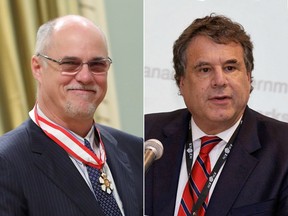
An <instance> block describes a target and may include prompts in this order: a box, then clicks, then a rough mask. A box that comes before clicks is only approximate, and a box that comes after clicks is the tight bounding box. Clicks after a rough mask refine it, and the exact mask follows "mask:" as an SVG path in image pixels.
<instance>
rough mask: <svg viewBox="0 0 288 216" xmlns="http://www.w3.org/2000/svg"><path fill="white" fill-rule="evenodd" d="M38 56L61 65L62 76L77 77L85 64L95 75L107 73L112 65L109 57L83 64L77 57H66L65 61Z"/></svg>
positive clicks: (39, 54)
mask: <svg viewBox="0 0 288 216" xmlns="http://www.w3.org/2000/svg"><path fill="white" fill-rule="evenodd" d="M37 56H41V57H43V58H45V59H48V60H50V61H52V62H55V63H57V64H58V65H59V69H60V71H61V74H63V75H71V76H73V75H76V74H77V73H78V72H79V71H80V70H81V69H82V67H83V65H84V64H87V65H88V68H89V71H90V72H91V73H93V74H101V73H107V71H108V70H109V67H110V65H111V64H112V60H111V58H109V57H107V58H103V57H101V58H96V59H94V60H91V61H88V62H83V61H82V60H81V59H79V58H77V57H67V58H66V57H65V58H63V59H59V60H56V59H53V58H50V57H49V56H47V55H43V54H41V53H38V54H37Z"/></svg>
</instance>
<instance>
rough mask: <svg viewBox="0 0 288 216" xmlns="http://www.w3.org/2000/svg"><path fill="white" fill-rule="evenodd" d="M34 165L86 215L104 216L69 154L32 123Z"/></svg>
mask: <svg viewBox="0 0 288 216" xmlns="http://www.w3.org/2000/svg"><path fill="white" fill-rule="evenodd" d="M29 126H30V127H31V131H32V132H31V145H32V152H33V157H34V164H35V166H37V167H38V168H39V169H40V170H41V171H42V172H43V174H44V175H46V176H47V177H48V178H49V179H50V180H51V182H53V183H54V184H55V185H57V186H58V187H59V188H60V189H61V190H62V191H63V193H65V194H66V195H67V196H68V197H69V198H70V199H71V200H72V201H73V202H74V203H75V205H76V206H77V205H78V206H79V208H80V209H81V210H82V211H83V213H84V215H91V214H95V215H103V213H102V211H101V207H100V206H99V204H98V203H97V201H96V200H95V197H94V195H93V193H92V192H91V190H90V188H89V187H88V185H87V184H86V182H85V180H84V179H83V177H82V176H81V174H80V173H79V171H78V170H77V168H76V167H75V165H74V164H73V162H72V161H71V159H70V158H69V156H68V154H67V153H66V152H65V151H64V150H63V149H62V148H61V147H59V146H58V145H57V144H56V143H54V142H53V141H52V140H51V139H49V138H48V137H47V136H46V135H45V134H44V133H43V132H42V130H41V129H40V128H39V127H38V126H37V125H36V124H34V122H32V121H30V122H29Z"/></svg>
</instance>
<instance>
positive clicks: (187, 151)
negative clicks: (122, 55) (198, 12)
mask: <svg viewBox="0 0 288 216" xmlns="http://www.w3.org/2000/svg"><path fill="white" fill-rule="evenodd" d="M173 54H174V58H173V61H174V69H175V80H176V84H177V85H178V87H179V91H180V94H181V95H182V96H183V99H184V102H185V104H186V106H187V108H186V109H181V110H176V111H172V112H166V113H155V114H148V115H146V117H145V139H146V140H148V139H151V138H154V139H158V140H159V141H161V142H162V143H163V146H164V154H163V156H162V158H161V159H159V160H157V161H155V163H154V164H153V165H152V166H151V168H150V170H149V171H148V173H147V175H146V178H145V181H146V182H145V184H146V186H145V187H146V188H145V213H146V214H147V215H149V216H153V215H154V216H161V215H163V216H164V215H165V216H167V215H179V216H182V215H201V216H202V215H206V216H224V215H271V216H272V215H288V177H287V176H288V157H287V155H288V134H287V131H288V124H287V123H283V122H280V121H277V120H274V119H271V118H269V117H266V116H263V115H261V114H259V113H257V112H255V111H253V110H252V109H250V108H249V107H248V106H247V103H248V100H249V96H250V93H251V91H252V86H251V83H252V70H253V68H254V60H253V44H252V42H251V40H250V36H249V35H248V34H247V33H246V32H245V30H244V28H243V27H242V26H241V25H240V24H238V23H236V22H233V21H232V20H231V19H229V18H227V17H225V16H220V15H215V14H212V15H210V16H206V17H203V18H199V19H196V20H195V21H194V22H193V23H192V24H191V25H190V26H188V27H187V28H186V29H185V30H184V32H183V33H182V34H181V35H180V37H179V38H178V39H177V40H176V42H175V44H174V48H173Z"/></svg>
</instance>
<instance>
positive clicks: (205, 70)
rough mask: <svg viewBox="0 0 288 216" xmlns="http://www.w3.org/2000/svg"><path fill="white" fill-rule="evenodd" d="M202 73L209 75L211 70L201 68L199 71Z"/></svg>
mask: <svg viewBox="0 0 288 216" xmlns="http://www.w3.org/2000/svg"><path fill="white" fill-rule="evenodd" d="M199 71H200V72H204V73H207V72H209V71H210V68H200V70H199Z"/></svg>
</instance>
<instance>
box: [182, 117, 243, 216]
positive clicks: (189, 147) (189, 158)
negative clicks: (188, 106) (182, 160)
mask: <svg viewBox="0 0 288 216" xmlns="http://www.w3.org/2000/svg"><path fill="white" fill-rule="evenodd" d="M241 125H242V120H241V121H240V123H239V125H238V127H237V128H236V130H235V131H234V133H233V135H232V137H231V138H230V140H229V141H228V143H227V144H226V145H225V148H224V149H223V151H222V152H221V155H220V156H219V158H218V159H217V162H216V164H215V166H214V168H213V170H212V172H211V174H210V175H209V177H208V180H207V181H206V183H205V185H204V187H203V189H202V191H201V193H200V195H199V197H198V200H197V202H196V203H195V204H194V206H193V209H192V215H196V212H197V211H198V210H199V208H200V207H201V205H202V204H203V202H205V199H206V197H207V195H208V193H209V190H210V188H211V186H212V184H213V182H214V180H215V177H216V176H217V174H218V172H219V170H220V168H221V167H222V165H223V164H224V162H225V161H226V160H227V157H228V155H229V153H230V152H231V149H232V147H233V143H234V142H235V139H236V137H237V135H238V132H239V129H240V126H241ZM192 140H193V139H192V130H191V121H190V123H189V132H188V137H187V141H186V164H187V172H188V175H189V177H188V178H190V175H191V167H192V163H193V152H194V149H193V141H192Z"/></svg>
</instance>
